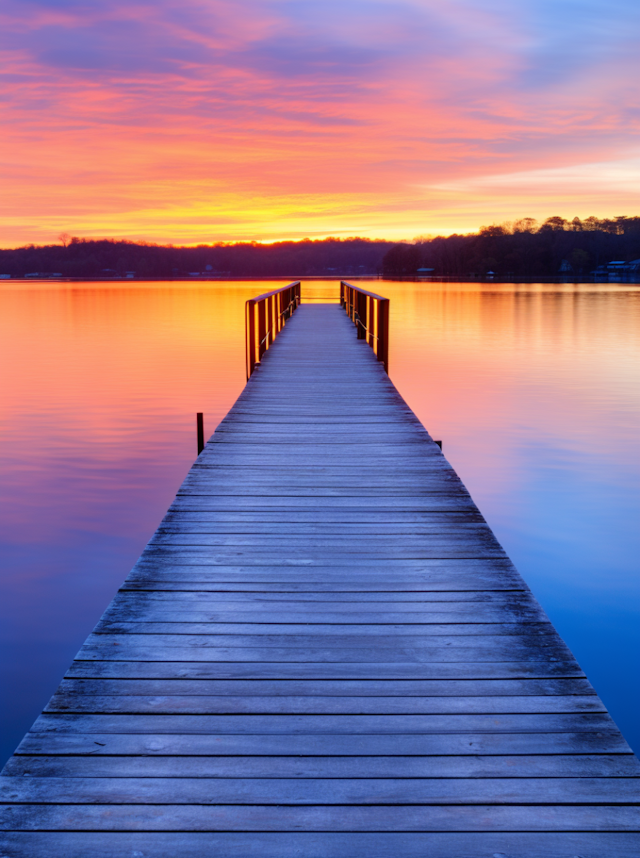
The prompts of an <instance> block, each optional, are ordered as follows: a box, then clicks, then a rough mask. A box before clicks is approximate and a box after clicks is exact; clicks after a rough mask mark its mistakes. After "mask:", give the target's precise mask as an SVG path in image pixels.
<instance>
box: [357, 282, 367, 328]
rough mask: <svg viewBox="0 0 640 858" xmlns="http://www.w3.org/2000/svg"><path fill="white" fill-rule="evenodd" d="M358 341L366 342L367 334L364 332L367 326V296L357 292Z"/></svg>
mask: <svg viewBox="0 0 640 858" xmlns="http://www.w3.org/2000/svg"><path fill="white" fill-rule="evenodd" d="M357 295H358V319H359V320H360V322H359V324H358V339H359V340H366V339H367V332H366V330H365V328H366V324H367V296H366V295H365V294H363V293H362V292H358V293H357Z"/></svg>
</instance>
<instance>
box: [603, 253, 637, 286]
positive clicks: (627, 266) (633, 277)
mask: <svg viewBox="0 0 640 858" xmlns="http://www.w3.org/2000/svg"><path fill="white" fill-rule="evenodd" d="M592 274H593V279H594V281H595V282H596V283H640V259H634V260H632V261H631V262H625V261H624V260H615V261H613V262H609V263H608V264H606V265H600V266H598V268H596V269H595V270H594V271H593V272H592Z"/></svg>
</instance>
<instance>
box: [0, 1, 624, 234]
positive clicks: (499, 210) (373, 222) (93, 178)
mask: <svg viewBox="0 0 640 858" xmlns="http://www.w3.org/2000/svg"><path fill="white" fill-rule="evenodd" d="M442 7H444V8H442ZM639 34H640V6H639V4H638V3H637V0H608V2H607V3H605V2H604V0H554V2H553V3H551V2H549V0H536V2H533V0H528V2H526V1H525V2H522V3H520V4H513V3H511V2H506V0H468V2H457V0H451V2H447V3H446V4H442V3H436V2H435V0H394V2H387V0H341V2H340V3H338V2H335V0H323V3H322V4H318V3H316V2H314V3H312V2H310V0H296V2H292V0H243V2H237V0H236V2H227V0H182V2H180V3H177V2H168V1H167V0H157V2H155V3H149V2H146V1H145V2H135V0H134V2H129V3H126V4H125V3H123V2H122V0H92V2H91V3H90V4H86V3H85V2H81V0H41V2H35V0H4V3H3V6H2V12H0V51H1V52H2V57H1V59H2V61H1V63H0V69H1V70H2V71H1V75H2V81H1V87H0V92H1V93H2V96H1V98H0V122H1V127H2V135H1V138H0V246H5V247H11V246H16V245H19V244H25V243H29V242H35V243H42V242H51V241H55V240H56V239H57V236H58V235H59V233H61V232H67V233H70V234H72V235H78V236H82V237H92V236H101V237H104V236H112V237H123V238H131V239H146V240H150V241H159V242H175V243H198V242H213V241H221V240H235V239H257V240H266V241H271V240H277V239H280V238H303V237H305V236H309V237H322V236H325V235H329V234H331V235H356V234H357V235H365V236H370V237H388V238H409V239H410V238H413V237H415V236H416V235H420V234H429V233H449V232H453V231H471V230H475V229H477V228H478V227H479V226H480V225H482V224H486V223H491V222H495V221H498V222H500V221H504V220H509V219H515V218H519V217H524V216H532V217H537V218H544V217H547V216H549V215H552V214H559V215H562V216H564V217H568V218H572V217H574V216H575V215H578V216H579V217H587V216H589V215H591V214H595V215H598V216H600V217H604V216H615V215H621V214H627V215H630V214H640V148H639V146H638V137H639V131H640V105H639V103H638V87H637V80H638V79H640V52H639V51H638V49H637V45H638V35H639Z"/></svg>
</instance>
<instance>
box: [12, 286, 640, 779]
mask: <svg viewBox="0 0 640 858" xmlns="http://www.w3.org/2000/svg"><path fill="white" fill-rule="evenodd" d="M272 285H273V286H274V287H275V286H276V285H277V286H279V285H282V284H281V283H280V282H278V283H277V284H269V283H264V282H261V283H251V282H241V283H237V282H236V283H212V284H204V283H199V284H194V283H184V284H181V283H166V284H163V283H153V284H131V283H127V284H124V283H123V284H114V285H110V284H95V283H87V284H78V283H75V284H62V283H58V284H48V283H47V284H45V283H43V284H35V283H32V284H26V285H25V284H2V285H0V528H1V530H0V555H1V556H0V563H1V567H0V568H1V570H2V571H1V573H0V574H1V576H2V577H1V581H0V586H1V589H2V599H1V601H0V647H1V652H0V701H1V702H0V705H1V707H2V708H1V712H0V718H1V720H0V764H2V762H4V760H5V759H6V757H8V756H9V755H10V754H11V753H12V751H13V750H14V748H15V746H16V744H17V743H18V741H19V740H20V738H21V737H22V735H23V734H24V733H25V731H26V730H27V729H28V728H29V727H30V726H31V724H32V722H33V721H34V719H35V718H36V716H37V715H38V713H39V712H40V711H41V709H42V707H43V706H44V704H45V703H46V701H47V700H48V698H49V696H50V695H51V694H52V692H53V691H54V690H55V688H56V686H57V684H58V682H59V680H60V678H61V677H62V675H63V673H64V672H65V670H66V668H67V667H68V665H69V663H70V661H71V660H72V658H73V656H74V655H75V653H76V652H77V650H78V649H79V647H80V645H81V644H82V642H83V640H84V638H85V637H86V635H87V634H88V633H89V632H90V631H91V629H92V628H93V626H94V625H95V623H96V622H97V620H98V618H99V617H100V615H101V614H102V612H103V610H104V608H105V607H106V605H107V604H108V602H109V601H110V600H111V598H112V597H113V595H114V593H115V591H116V589H117V588H118V586H119V585H120V583H121V582H122V581H123V579H124V578H125V577H126V575H127V573H128V571H129V569H130V567H131V566H132V565H133V563H134V562H135V560H136V559H137V557H138V555H139V554H140V552H141V550H142V548H143V547H144V545H145V543H146V542H147V540H148V539H149V538H150V537H151V535H152V534H153V532H154V530H155V528H156V527H157V525H158V523H159V521H160V519H161V517H162V515H163V514H164V512H165V510H166V508H167V507H168V506H169V504H170V503H171V501H172V499H173V497H174V495H175V492H176V490H177V488H178V486H179V485H180V483H181V481H182V479H183V478H184V475H185V473H186V472H187V470H188V468H189V467H190V465H191V463H192V461H193V459H194V458H195V414H196V412H197V411H204V412H205V421H206V429H207V434H210V433H211V432H212V431H213V430H214V428H215V426H216V424H217V422H218V421H219V420H220V418H221V417H222V416H224V414H225V413H226V411H227V410H228V409H229V407H230V406H231V405H232V403H233V401H234V400H235V398H236V396H237V395H238V394H239V393H240V391H241V390H242V387H243V385H244V301H245V299H246V298H247V297H250V296H251V295H255V294H258V293H261V292H264V291H267V290H268V289H269V288H272ZM370 288H373V289H374V290H375V291H380V292H382V293H383V294H385V295H388V296H389V297H390V298H391V308H392V312H391V353H390V372H391V377H392V379H393V381H394V382H395V384H396V385H397V386H398V388H399V389H400V392H401V393H402V394H403V396H404V397H405V399H406V400H407V401H408V402H409V404H410V405H411V407H412V408H413V409H414V410H415V411H416V413H417V414H418V416H419V418H420V419H421V420H422V422H423V423H424V424H425V426H426V427H427V429H428V430H429V431H430V432H431V434H432V435H433V436H434V437H435V438H439V439H440V438H441V439H442V440H443V442H444V452H445V455H446V456H447V457H448V459H449V460H450V461H451V463H452V464H453V466H454V467H455V468H456V469H457V471H458V472H459V474H460V476H461V477H462V479H463V480H464V481H465V483H466V485H467V487H468V488H469V490H470V491H471V493H472V495H473V496H474V499H475V500H476V502H477V503H478V505H479V506H480V509H481V511H482V512H483V513H484V515H485V516H486V518H487V520H488V521H489V523H490V525H491V526H492V527H493V528H494V530H495V532H496V535H497V536H498V539H499V540H500V541H501V542H502V544H503V545H504V547H505V549H506V550H507V552H508V553H509V555H510V556H511V558H512V559H513V561H514V562H515V563H516V565H517V566H518V568H519V569H520V571H521V572H522V574H523V575H524V577H525V579H526V580H527V582H528V583H529V585H530V586H531V587H532V589H533V591H534V593H535V594H536V596H537V597H538V598H539V600H540V601H541V602H542V604H543V606H544V608H545V609H546V610H547V612H548V613H549V615H550V616H551V619H552V620H553V622H554V623H555V625H556V627H557V628H558V630H559V632H560V634H561V635H562V636H563V637H564V638H565V640H566V641H567V643H568V644H569V646H570V647H571V648H572V650H573V651H574V653H575V654H576V656H577V658H578V660H579V661H580V663H581V665H582V667H583V668H584V669H585V671H586V672H587V674H588V676H589V678H590V679H591V681H592V682H593V683H594V685H595V686H596V689H597V690H598V692H599V693H600V695H601V696H602V698H603V700H604V702H605V704H606V705H607V706H608V707H609V709H610V711H611V713H612V715H613V717H614V718H615V719H616V721H617V722H618V724H619V726H620V727H621V729H622V730H623V732H624V733H625V735H626V737H627V739H628V740H629V741H630V742H631V744H632V746H633V747H634V748H635V750H636V751H637V750H638V749H640V723H639V720H638V718H637V711H638V707H639V705H640V664H639V655H638V654H639V653H640V574H639V571H640V570H639V558H640V536H639V533H640V528H639V524H640V289H638V287H634V286H610V285H584V286H573V285H562V286H554V285H544V286H535V285H533V286H532V285H529V284H528V285H524V286H518V285H513V284H510V285H499V284H483V285H480V284H478V285H476V284H432V283H422V284H420V283H389V282H377V283H372V284H370ZM337 293H338V286H337V283H336V282H331V283H329V282H327V283H322V282H310V283H306V284H304V287H303V296H307V297H308V298H311V297H320V298H321V297H322V296H326V297H328V298H331V299H336V298H337Z"/></svg>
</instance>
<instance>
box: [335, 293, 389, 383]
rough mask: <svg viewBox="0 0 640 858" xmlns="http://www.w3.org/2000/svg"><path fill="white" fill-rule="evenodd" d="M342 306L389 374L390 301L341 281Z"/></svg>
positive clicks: (361, 338)
mask: <svg viewBox="0 0 640 858" xmlns="http://www.w3.org/2000/svg"><path fill="white" fill-rule="evenodd" d="M340 304H341V305H342V306H343V307H344V309H345V310H346V311H347V316H349V318H350V319H351V321H352V322H353V324H354V325H355V326H356V328H357V329H358V339H359V340H366V341H367V342H368V343H369V345H370V346H371V348H372V349H373V350H374V352H375V353H376V355H377V356H378V360H379V361H380V362H381V363H383V364H384V369H385V372H386V373H387V374H388V373H389V299H388V298H383V297H382V295H376V294H375V293H374V292H367V291H366V290H365V289H360V288H359V287H358V286H352V285H351V284H350V283H346V282H345V281H344V280H341V281H340Z"/></svg>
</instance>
